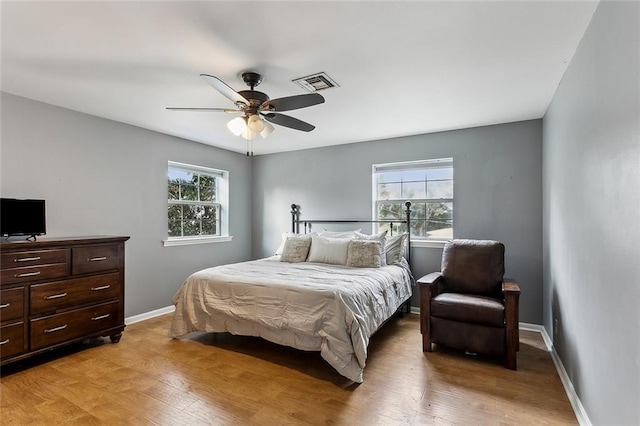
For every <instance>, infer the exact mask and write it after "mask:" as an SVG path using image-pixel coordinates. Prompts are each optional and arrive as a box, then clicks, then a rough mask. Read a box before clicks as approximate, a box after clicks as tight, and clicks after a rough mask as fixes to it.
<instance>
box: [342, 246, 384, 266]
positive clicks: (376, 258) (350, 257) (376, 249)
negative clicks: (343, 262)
mask: <svg viewBox="0 0 640 426" xmlns="http://www.w3.org/2000/svg"><path fill="white" fill-rule="evenodd" d="M381 253H382V245H381V244H380V241H376V240H351V241H349V249H348V251H347V266H353V267H355V268H379V267H380V266H382V264H381V263H380V259H381V257H382V256H381Z"/></svg>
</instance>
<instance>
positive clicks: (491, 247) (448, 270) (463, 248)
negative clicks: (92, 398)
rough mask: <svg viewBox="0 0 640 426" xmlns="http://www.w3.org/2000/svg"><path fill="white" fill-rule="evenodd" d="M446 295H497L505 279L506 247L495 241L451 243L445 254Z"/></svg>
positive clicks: (443, 268)
mask: <svg viewBox="0 0 640 426" xmlns="http://www.w3.org/2000/svg"><path fill="white" fill-rule="evenodd" d="M441 266H442V268H441V271H442V277H443V278H444V282H445V285H446V289H447V290H446V291H450V292H454V293H471V294H480V295H495V294H498V293H499V292H500V291H501V286H502V279H503V278H504V245H503V244H502V243H500V242H498V241H492V240H451V241H448V242H447V243H446V244H445V246H444V251H443V253H442V265H441Z"/></svg>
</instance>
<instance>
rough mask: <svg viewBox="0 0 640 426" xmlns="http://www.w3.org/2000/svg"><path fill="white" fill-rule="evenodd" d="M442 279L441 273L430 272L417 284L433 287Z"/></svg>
mask: <svg viewBox="0 0 640 426" xmlns="http://www.w3.org/2000/svg"><path fill="white" fill-rule="evenodd" d="M441 279H442V272H432V273H430V274H428V275H425V276H424V277H422V278H420V279H419V280H418V284H427V285H433V284H438V282H439V281H440V280H441Z"/></svg>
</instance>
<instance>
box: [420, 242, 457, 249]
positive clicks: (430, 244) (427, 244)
mask: <svg viewBox="0 0 640 426" xmlns="http://www.w3.org/2000/svg"><path fill="white" fill-rule="evenodd" d="M447 241H449V240H411V247H429V248H440V249H441V248H443V247H444V245H445V244H446V243H447Z"/></svg>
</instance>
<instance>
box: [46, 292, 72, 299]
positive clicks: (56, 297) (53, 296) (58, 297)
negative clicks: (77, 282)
mask: <svg viewBox="0 0 640 426" xmlns="http://www.w3.org/2000/svg"><path fill="white" fill-rule="evenodd" d="M66 295H67V293H60V294H52V295H51V296H45V297H44V300H51V299H60V298H61V297H65V296H66Z"/></svg>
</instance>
